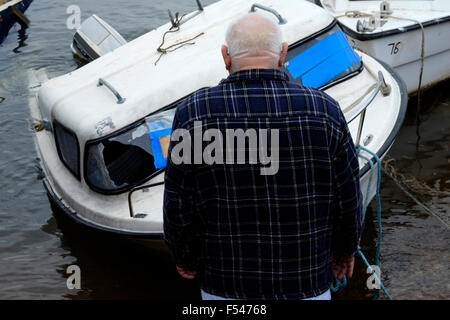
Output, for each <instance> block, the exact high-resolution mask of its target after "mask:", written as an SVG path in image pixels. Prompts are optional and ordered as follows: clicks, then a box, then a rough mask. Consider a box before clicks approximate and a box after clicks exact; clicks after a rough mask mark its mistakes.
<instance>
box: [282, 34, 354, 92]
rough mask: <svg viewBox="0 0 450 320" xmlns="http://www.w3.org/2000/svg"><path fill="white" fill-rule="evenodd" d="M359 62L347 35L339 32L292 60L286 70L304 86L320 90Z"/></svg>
mask: <svg viewBox="0 0 450 320" xmlns="http://www.w3.org/2000/svg"><path fill="white" fill-rule="evenodd" d="M359 62H361V57H360V56H359V55H358V54H357V53H356V52H355V51H354V50H353V48H352V47H351V46H350V44H349V43H348V41H347V39H346V37H345V34H344V33H343V32H342V31H337V32H334V33H332V34H330V35H329V36H327V37H326V38H324V39H322V40H320V41H319V42H317V43H316V44H314V45H312V46H311V47H309V48H308V49H306V50H305V51H303V52H302V53H300V54H299V55H298V56H296V57H294V58H292V59H291V60H290V61H289V62H288V64H287V66H286V69H287V70H288V71H289V72H290V73H291V75H292V76H293V77H294V78H295V79H298V78H301V81H302V84H303V85H304V86H309V87H315V88H318V87H321V86H322V85H324V84H326V83H327V82H328V81H330V80H331V79H333V78H334V77H336V76H337V75H338V74H340V73H341V72H343V71H345V70H346V69H348V68H350V67H351V66H353V65H354V64H356V63H359Z"/></svg>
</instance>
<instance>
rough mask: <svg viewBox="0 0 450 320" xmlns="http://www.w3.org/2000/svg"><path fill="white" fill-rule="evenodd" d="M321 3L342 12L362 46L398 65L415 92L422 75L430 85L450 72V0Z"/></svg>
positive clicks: (425, 84)
mask: <svg viewBox="0 0 450 320" xmlns="http://www.w3.org/2000/svg"><path fill="white" fill-rule="evenodd" d="M316 3H318V4H320V5H321V6H322V7H323V8H324V9H326V10H327V11H328V12H330V13H331V14H333V15H334V16H335V17H336V19H337V20H338V21H339V25H340V26H341V28H342V29H343V30H344V32H345V33H346V34H347V36H348V38H349V40H350V42H351V43H352V45H354V46H355V47H356V48H358V50H361V51H362V52H365V53H367V54H369V55H371V56H373V57H375V58H377V59H380V60H382V61H384V62H386V63H388V64H389V65H390V66H392V67H393V68H394V69H395V70H396V71H397V72H398V73H399V74H400V76H401V77H402V78H403V80H404V81H405V82H406V86H407V87H408V92H409V93H414V92H416V91H417V90H418V88H419V81H421V88H424V87H428V86H431V85H433V84H435V83H437V82H439V81H442V80H445V79H447V78H449V77H450V41H449V34H450V1H449V0H401V1H400V0H391V1H374V0H369V1H367V0H366V1H360V0H316ZM422 26H423V30H424V35H423V36H422ZM422 42H424V43H423V45H424V51H423V54H422ZM422 62H423V64H422ZM422 66H423V75H422V76H421V69H422Z"/></svg>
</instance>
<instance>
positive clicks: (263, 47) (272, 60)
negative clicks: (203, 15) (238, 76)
mask: <svg viewBox="0 0 450 320" xmlns="http://www.w3.org/2000/svg"><path fill="white" fill-rule="evenodd" d="M225 42H226V45H224V46H222V55H223V58H224V60H225V65H226V68H227V69H228V71H229V72H230V73H233V72H236V71H239V70H245V69H276V68H278V67H281V66H282V65H283V62H284V58H285V56H286V51H287V44H286V43H283V42H282V34H281V30H280V27H279V25H278V23H277V22H275V21H274V20H273V19H270V18H268V17H265V16H262V15H260V14H257V13H250V14H247V15H245V16H243V17H241V18H239V19H237V20H236V21H234V22H233V23H231V25H230V26H229V27H228V30H227V33H226V36H225Z"/></svg>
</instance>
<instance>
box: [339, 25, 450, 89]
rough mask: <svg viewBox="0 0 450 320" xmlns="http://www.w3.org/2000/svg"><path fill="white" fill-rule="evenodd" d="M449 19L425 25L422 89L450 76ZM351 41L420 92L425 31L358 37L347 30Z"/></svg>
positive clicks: (408, 86) (410, 87)
mask: <svg viewBox="0 0 450 320" xmlns="http://www.w3.org/2000/svg"><path fill="white" fill-rule="evenodd" d="M449 32H450V21H448V22H445V23H442V24H437V25H432V26H428V27H425V55H424V66H423V75H422V88H425V87H429V86H432V85H433V84H436V83H438V82H440V81H443V80H445V79H448V78H449V77H450V41H448V34H449ZM347 37H348V39H349V40H350V42H351V43H352V44H353V45H354V46H355V47H356V48H358V49H359V50H360V51H363V52H365V53H367V54H369V55H371V56H373V57H376V58H377V59H380V60H382V61H384V62H386V63H387V64H389V65H390V66H392V67H393V68H394V69H395V71H397V72H398V74H399V75H400V77H402V79H403V80H404V81H405V83H406V87H407V88H408V93H410V94H411V93H414V92H416V91H417V89H418V86H419V79H420V68H421V63H422V62H421V46H422V31H421V29H415V30H411V31H407V32H404V33H398V34H393V35H387V36H385V37H380V38H376V39H370V40H358V39H357V36H356V35H354V34H350V33H347Z"/></svg>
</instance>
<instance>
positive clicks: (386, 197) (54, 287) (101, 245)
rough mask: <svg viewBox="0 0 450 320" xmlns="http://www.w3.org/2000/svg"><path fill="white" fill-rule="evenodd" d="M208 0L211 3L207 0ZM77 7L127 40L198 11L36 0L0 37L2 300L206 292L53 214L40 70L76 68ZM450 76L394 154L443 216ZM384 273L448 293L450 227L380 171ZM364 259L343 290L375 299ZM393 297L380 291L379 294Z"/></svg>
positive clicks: (392, 280)
mask: <svg viewBox="0 0 450 320" xmlns="http://www.w3.org/2000/svg"><path fill="white" fill-rule="evenodd" d="M202 2H203V3H204V4H205V5H207V4H209V3H212V2H214V1H212V0H208V1H206V0H203V1H202ZM71 5H78V6H79V8H80V9H81V18H82V20H84V19H86V18H87V17H89V16H90V15H91V14H94V13H95V14H98V15H99V16H100V17H102V18H103V19H104V20H105V21H107V22H108V23H110V24H111V25H112V26H113V27H114V28H116V29H117V30H118V31H119V32H120V33H121V34H122V35H123V36H124V37H125V39H127V40H128V41H130V40H132V39H134V38H136V37H138V36H140V35H142V34H144V33H146V32H148V31H150V30H152V29H153V28H155V27H157V26H159V25H161V24H163V23H166V22H167V21H168V16H167V9H171V10H172V12H176V11H179V12H180V13H185V12H190V11H193V10H194V9H195V8H196V5H195V1H193V0H192V1H191V0H168V1H163V0H155V1H151V2H150V1H139V0H130V1H127V2H126V7H124V3H123V2H122V1H116V0H99V1H88V0H76V1H73V0H70V1H69V0H61V1H57V2H55V1H50V0H36V1H34V2H33V3H32V4H31V6H30V8H29V9H28V11H27V13H26V14H27V16H28V17H29V18H30V20H31V21H32V24H31V25H30V28H29V29H27V30H25V31H24V32H23V31H20V30H19V29H20V27H19V26H15V27H14V28H13V29H12V30H11V31H10V34H9V36H8V38H7V39H6V40H5V41H4V43H3V44H2V45H0V97H1V98H0V181H1V186H0V299H39V298H45V299H132V298H140V299H183V298H191V299H200V294H199V289H198V284H197V283H196V281H188V280H183V279H181V278H180V277H178V275H177V273H176V271H175V267H174V266H173V264H172V262H171V259H170V256H169V255H168V253H167V251H165V250H164V247H163V246H162V245H160V246H159V247H158V246H157V247H156V248H153V249H148V248H143V247H141V246H136V245H133V244H130V243H122V242H117V241H114V240H113V239H108V238H103V237H99V236H98V235H95V234H93V233H90V232H89V231H87V230H85V229H82V228H78V227H76V226H74V225H72V224H70V223H68V222H67V221H65V220H64V219H61V217H59V216H58V215H55V214H53V212H52V210H51V208H50V204H49V202H48V200H47V196H46V193H45V191H44V188H43V186H42V181H41V180H40V178H39V174H38V172H37V170H36V169H35V166H36V153H35V149H34V145H33V139H32V133H31V132H30V131H29V130H28V128H27V119H28V118H29V111H28V90H29V88H28V80H27V74H28V71H29V70H31V69H40V68H46V70H47V72H48V73H49V75H50V76H51V77H53V76H57V75H61V74H64V73H67V72H70V71H72V70H74V69H76V68H77V67H78V63H77V61H75V60H74V58H73V56H72V53H71V50H70V47H69V45H70V43H71V40H72V36H73V34H74V30H70V29H68V28H67V25H66V22H67V19H68V18H69V14H68V13H67V12H66V10H67V8H68V7H69V6H71ZM449 85H450V83H449V82H448V81H447V82H444V83H442V84H440V85H438V86H436V87H435V88H433V89H431V90H428V91H426V92H425V93H424V96H423V99H422V106H421V112H420V119H421V121H420V126H419V129H417V123H416V99H415V98H412V99H411V100H410V104H409V110H408V115H407V118H406V120H405V123H404V125H403V127H402V129H401V131H400V133H399V136H398V138H397V140H396V142H395V144H394V146H393V147H392V149H391V150H390V152H389V155H388V157H389V158H394V159H395V160H394V161H393V162H391V163H393V164H394V165H395V168H396V169H397V170H398V172H400V173H402V174H404V175H407V176H412V177H415V178H416V179H417V181H419V182H422V183H426V185H428V186H429V187H430V188H431V189H432V190H434V191H436V192H435V193H433V194H431V195H430V194H418V195H417V197H418V198H419V200H420V201H421V202H422V203H423V204H424V205H425V206H426V207H428V208H429V209H430V210H432V212H433V213H435V214H436V215H438V216H439V217H440V218H441V219H442V220H444V221H446V223H449V214H450V196H449V193H450V92H449V90H448V88H449ZM381 201H382V225H383V241H382V250H381V272H382V275H381V276H382V279H383V281H384V282H385V285H386V287H387V288H388V290H389V291H390V293H391V295H392V296H393V297H394V299H450V282H449V279H450V270H449V267H450V264H449V261H450V253H449V245H450V233H449V230H448V229H446V228H445V227H443V225H442V223H441V222H440V221H439V220H438V219H437V218H436V217H434V216H432V215H431V214H430V213H429V212H428V211H426V210H425V209H423V207H421V206H420V205H418V204H417V203H416V202H414V201H413V200H412V199H411V198H410V197H408V196H407V195H406V194H405V193H404V192H403V191H401V190H400V189H399V187H398V186H397V185H396V184H395V183H394V181H393V180H392V179H391V178H389V177H388V176H387V175H385V174H383V177H382V189H381ZM376 240H377V229H376V202H375V201H373V202H372V203H371V205H370V208H369V210H368V214H367V216H366V226H365V230H364V234H363V238H362V243H361V246H362V249H363V251H364V252H365V253H366V255H367V257H368V258H369V260H370V261H371V262H373V257H374V255H375V245H376ZM73 264H75V265H78V266H79V267H80V269H81V289H79V290H77V289H74V290H69V289H68V288H67V285H66V280H67V278H68V276H69V275H68V274H67V273H66V269H67V267H68V266H69V265H73ZM368 276H369V275H368V274H367V273H366V270H365V267H364V265H363V263H362V261H361V259H359V258H357V263H356V266H355V276H354V277H353V279H351V280H350V282H349V285H348V287H347V288H345V289H344V290H342V291H341V292H339V293H337V294H335V295H334V298H337V299H349V298H351V299H373V290H369V289H367V287H366V281H367V278H368ZM381 297H382V298H384V296H383V295H381Z"/></svg>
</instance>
